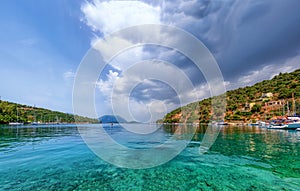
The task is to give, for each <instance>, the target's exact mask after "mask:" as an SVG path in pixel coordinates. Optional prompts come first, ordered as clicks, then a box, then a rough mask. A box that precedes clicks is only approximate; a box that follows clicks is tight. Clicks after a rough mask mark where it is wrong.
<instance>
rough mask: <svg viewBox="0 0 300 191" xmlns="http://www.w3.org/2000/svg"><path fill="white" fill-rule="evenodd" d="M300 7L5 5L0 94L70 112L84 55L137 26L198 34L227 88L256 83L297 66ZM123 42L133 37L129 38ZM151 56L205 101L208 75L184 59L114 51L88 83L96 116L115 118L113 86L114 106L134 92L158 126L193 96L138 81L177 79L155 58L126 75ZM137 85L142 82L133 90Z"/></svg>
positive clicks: (139, 115) (57, 1) (203, 0)
mask: <svg viewBox="0 0 300 191" xmlns="http://www.w3.org/2000/svg"><path fill="white" fill-rule="evenodd" d="M299 7H300V1H298V0H285V1H284V0H275V1H274V0H265V1H259V0H243V1H239V0H238V1H232V0H224V1H222V0H211V1H210V0H186V1H181V0H172V1H171V0H170V1H167V0H165V1H163V0H157V1H150V0H143V1H101V0H89V1H86V0H84V1H81V0H76V1H73V0H44V1H37V0H27V1H22V0H2V1H1V6H0V26H1V30H0V42H1V43H0V68H1V69H0V96H1V99H2V100H7V101H12V102H17V103H22V104H27V105H31V106H34V105H35V106H37V107H44V108H49V109H52V110H57V111H62V112H67V113H72V112H73V106H72V96H73V84H74V79H75V77H76V72H77V70H78V67H79V66H80V63H81V62H82V60H83V59H84V56H85V55H86V54H87V53H88V51H89V50H90V49H91V48H94V49H96V50H97V45H99V42H100V41H101V40H103V39H105V37H107V36H109V35H111V34H112V33H114V32H117V31H119V30H121V29H124V28H126V27H130V26H136V25H142V24H164V25H168V26H174V27H178V28H180V29H183V30H185V31H187V32H189V33H190V34H192V35H194V36H195V37H196V38H197V39H199V40H200V41H201V42H202V43H203V44H204V45H205V46H206V47H207V48H208V50H209V51H210V52H211V53H212V56H213V57H214V58H215V60H216V62H217V64H218V66H219V68H220V70H221V73H222V75H223V78H224V85H225V87H226V89H227V90H230V89H235V88H238V87H244V86H248V85H253V84H255V83H256V82H259V81H262V80H265V79H271V78H272V77H273V76H274V75H276V74H278V73H280V72H291V71H294V70H296V69H298V68H300V36H299V34H300V12H299V11H298V10H299ZM129 36H130V39H134V38H135V34H134V33H132V34H130V35H129ZM182 45H184V42H183V43H182ZM149 59H150V60H153V59H157V60H163V61H166V62H168V63H171V64H173V65H174V66H176V68H179V70H180V71H182V72H184V74H186V75H187V76H188V78H189V79H190V80H191V82H192V84H193V87H194V90H195V91H197V95H198V96H199V99H203V98H206V97H209V96H210V91H209V87H208V86H207V82H206V81H205V78H204V76H203V75H202V74H201V72H200V73H199V71H197V69H196V68H195V66H194V64H193V63H192V62H191V60H190V59H188V58H186V57H185V56H183V55H182V54H180V53H178V52H176V50H174V49H170V48H166V47H159V46H155V45H145V46H142V47H135V48H132V49H129V50H126V51H125V52H123V53H121V54H119V55H118V56H117V57H116V58H114V60H112V61H111V63H107V67H106V69H105V70H104V71H103V73H102V74H101V75H100V74H99V76H100V77H99V79H98V80H97V81H95V83H94V84H95V95H96V96H95V97H96V101H95V104H96V107H97V112H98V115H99V116H101V115H104V114H111V113H112V109H111V107H112V104H111V103H110V100H111V98H112V97H113V96H111V92H112V91H113V88H114V85H116V84H118V85H119V89H118V88H116V95H117V96H115V100H116V103H115V104H116V105H120V104H124V103H123V102H122V101H123V100H124V99H125V98H126V97H124V96H126V95H127V94H125V90H124V89H126V87H128V88H131V92H130V95H129V98H128V95H127V98H128V99H129V102H128V103H129V104H130V112H131V113H132V115H133V119H134V120H137V121H152V120H156V119H158V118H160V117H162V116H163V115H164V114H165V113H166V112H168V111H170V110H172V109H175V108H176V107H178V106H180V101H179V97H189V96H190V95H189V93H190V92H189V91H188V89H186V92H184V91H182V92H180V93H179V94H180V95H178V92H176V91H175V90H174V89H172V87H170V85H169V84H167V83H165V82H161V81H159V80H155V79H142V76H141V75H140V74H142V73H143V71H145V70H147V71H153V72H156V73H157V74H160V75H165V76H168V78H167V80H170V81H172V80H173V81H175V82H176V75H174V74H175V73H176V72H179V73H180V71H175V70H174V68H173V69H171V68H170V67H168V65H167V64H166V63H163V62H160V61H154V62H151V63H148V65H146V66H147V67H138V65H137V67H135V68H133V69H132V70H131V71H129V72H128V73H129V74H130V78H127V79H126V80H125V79H124V76H126V74H127V73H126V69H128V68H130V67H131V66H133V65H134V63H138V62H141V61H143V60H149ZM148 66H149V67H148ZM155 68H157V70H154V69H155ZM132 71H133V73H132ZM179 73H178V75H179ZM137 74H139V75H140V76H138V75H137ZM176 74H177V73H176ZM137 79H138V80H141V82H140V83H138V84H136V85H135V86H134V87H129V85H130V84H134V83H137V82H139V81H138V80H137ZM126 91H128V89H126ZM181 94H182V95H181ZM183 94H184V95H183ZM187 100H190V101H195V100H193V99H187ZM125 103H127V102H125ZM181 104H182V103H181ZM184 104H185V103H184ZM87 115H89V114H87Z"/></svg>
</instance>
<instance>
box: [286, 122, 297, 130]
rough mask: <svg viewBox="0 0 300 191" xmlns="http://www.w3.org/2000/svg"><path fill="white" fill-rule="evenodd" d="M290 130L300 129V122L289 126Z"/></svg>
mask: <svg viewBox="0 0 300 191" xmlns="http://www.w3.org/2000/svg"><path fill="white" fill-rule="evenodd" d="M288 127H289V128H293V129H297V128H300V122H293V123H289V124H288Z"/></svg>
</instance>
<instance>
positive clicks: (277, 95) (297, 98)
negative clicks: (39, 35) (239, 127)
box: [159, 69, 300, 123]
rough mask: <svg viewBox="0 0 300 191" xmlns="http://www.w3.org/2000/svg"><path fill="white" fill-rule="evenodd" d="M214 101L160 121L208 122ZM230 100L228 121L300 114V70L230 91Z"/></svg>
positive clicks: (173, 112) (184, 108)
mask: <svg viewBox="0 0 300 191" xmlns="http://www.w3.org/2000/svg"><path fill="white" fill-rule="evenodd" d="M211 100H212V99H211V98H208V99H204V100H202V101H199V102H194V103H190V104H188V105H186V106H184V107H182V108H178V109H175V110H174V111H172V112H170V113H168V114H167V115H166V116H165V117H164V118H163V119H162V120H160V121H159V122H166V123H173V122H196V123H208V122H209V120H210V118H211V116H212V109H211ZM226 101H227V105H226V115H225V116H223V117H224V119H225V120H226V121H228V122H235V121H240V122H253V121H256V120H268V119H271V118H273V117H277V116H282V115H294V114H297V115H299V114H300V69H298V70H295V71H294V72H291V73H280V74H279V75H277V76H275V77H274V78H273V79H271V80H264V81H262V82H259V83H257V84H255V85H253V86H247V87H243V88H238V89H235V90H231V91H227V92H226ZM293 103H294V104H293ZM182 111H185V112H184V114H183V113H182ZM294 111H295V112H294Z"/></svg>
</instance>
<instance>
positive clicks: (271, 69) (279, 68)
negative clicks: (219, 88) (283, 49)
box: [227, 54, 300, 89]
mask: <svg viewBox="0 0 300 191" xmlns="http://www.w3.org/2000/svg"><path fill="white" fill-rule="evenodd" d="M277 62H278V61H277ZM299 67H300V54H298V55H297V56H295V57H292V58H289V59H287V60H286V61H285V62H283V63H282V64H278V63H273V62H272V63H269V64H268V65H266V66H264V67H262V68H259V69H257V70H253V71H251V72H249V73H248V74H246V75H243V76H241V77H240V78H238V80H236V83H230V84H227V86H228V88H229V89H235V88H239V87H244V86H249V85H253V84H255V83H257V82H260V81H263V80H269V79H272V78H273V77H274V76H275V75H278V74H279V73H280V72H281V73H286V72H292V71H294V70H296V69H298V68H299Z"/></svg>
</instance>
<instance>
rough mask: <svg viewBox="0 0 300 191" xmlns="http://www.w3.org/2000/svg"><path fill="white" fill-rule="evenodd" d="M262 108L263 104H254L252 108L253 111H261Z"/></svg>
mask: <svg viewBox="0 0 300 191" xmlns="http://www.w3.org/2000/svg"><path fill="white" fill-rule="evenodd" d="M260 110H261V105H260V104H254V105H253V106H252V108H251V112H252V113H256V112H260Z"/></svg>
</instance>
